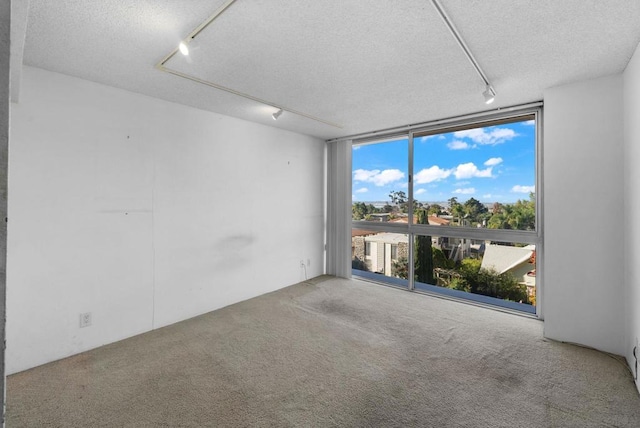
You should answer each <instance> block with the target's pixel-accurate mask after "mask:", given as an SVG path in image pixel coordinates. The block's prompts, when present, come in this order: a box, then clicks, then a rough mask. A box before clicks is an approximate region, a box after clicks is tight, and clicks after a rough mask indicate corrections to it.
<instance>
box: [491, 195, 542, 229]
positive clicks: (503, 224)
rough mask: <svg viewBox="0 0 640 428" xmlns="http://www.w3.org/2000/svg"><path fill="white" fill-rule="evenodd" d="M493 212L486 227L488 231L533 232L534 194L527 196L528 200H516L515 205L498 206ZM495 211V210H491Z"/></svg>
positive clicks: (534, 216) (534, 214)
mask: <svg viewBox="0 0 640 428" xmlns="http://www.w3.org/2000/svg"><path fill="white" fill-rule="evenodd" d="M495 205H496V204H494V208H498V209H499V211H498V212H493V213H492V215H491V218H489V221H488V224H487V226H488V227H489V228H490V229H515V230H535V227H536V202H535V194H534V193H530V194H529V200H528V201H525V200H518V201H517V202H516V203H515V204H504V205H500V206H499V207H495ZM493 211H495V210H493Z"/></svg>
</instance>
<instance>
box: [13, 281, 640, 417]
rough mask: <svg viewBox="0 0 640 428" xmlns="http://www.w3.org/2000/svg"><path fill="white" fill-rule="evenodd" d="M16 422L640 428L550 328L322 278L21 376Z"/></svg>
mask: <svg viewBox="0 0 640 428" xmlns="http://www.w3.org/2000/svg"><path fill="white" fill-rule="evenodd" d="M7 426H8V427H201V426H202V427H509V428H513V427H640V399H639V397H638V393H637V390H636V389H635V386H634V384H633V380H632V377H631V374H630V373H629V371H628V369H627V367H626V365H625V364H624V363H623V362H622V361H621V360H620V359H618V358H615V357H612V356H609V355H607V354H604V353H601V352H597V351H594V350H590V349H585V348H581V347H578V346H573V345H569V344H562V343H557V342H553V341H548V340H545V339H544V338H543V337H542V323H541V322H539V321H537V320H534V319H530V318H525V317H520V316H515V315H511V314H506V313H502V312H497V311H493V310H489V309H485V308H481V307H476V306H471V305H466V304H461V303H458V302H453V301H449V300H444V299H439V298H435V297H430V296H424V295H418V294H414V293H408V292H406V291H401V290H396V289H392V288H388V287H383V286H379V285H375V284H371V283H366V282H361V281H357V280H353V281H348V280H342V279H335V278H330V277H320V278H316V279H315V280H311V281H309V282H307V283H301V284H297V285H294V286H291V287H288V288H285V289H282V290H280V291H277V292H274V293H270V294H267V295H264V296H260V297H257V298H254V299H251V300H248V301H245V302H242V303H238V304H236V305H232V306H229V307H226V308H223V309H220V310H218V311H215V312H211V313H208V314H206V315H203V316H200V317H197V318H194V319H191V320H188V321H184V322H181V323H178V324H175V325H172V326H169V327H166V328H162V329H159V330H156V331H153V332H150V333H146V334H143V335H140V336H137V337H134V338H131V339H127V340H124V341H121V342H118V343H115V344H112V345H108V346H104V347H102V348H99V349H96V350H93V351H90V352H86V353H83V354H80V355H77V356H74V357H71V358H67V359H65V360H61V361H58V362H54V363H51V364H47V365H45V366H41V367H38V368H35V369H32V370H29V371H26V372H22V373H18V374H15V375H13V376H10V377H9V378H8V382H7Z"/></svg>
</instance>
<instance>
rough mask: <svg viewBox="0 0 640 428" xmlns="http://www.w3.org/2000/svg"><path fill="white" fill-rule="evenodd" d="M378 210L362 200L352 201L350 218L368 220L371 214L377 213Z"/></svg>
mask: <svg viewBox="0 0 640 428" xmlns="http://www.w3.org/2000/svg"><path fill="white" fill-rule="evenodd" d="M379 212H380V210H379V209H377V208H376V207H374V206H373V205H371V204H369V205H367V204H365V203H364V202H354V203H353V204H352V205H351V218H352V219H354V220H362V219H367V220H369V219H370V218H371V217H370V216H371V214H375V213H379Z"/></svg>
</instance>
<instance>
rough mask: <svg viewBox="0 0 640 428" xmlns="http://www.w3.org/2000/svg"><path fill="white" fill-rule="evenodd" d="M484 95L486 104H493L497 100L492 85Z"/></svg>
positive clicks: (488, 86)
mask: <svg viewBox="0 0 640 428" xmlns="http://www.w3.org/2000/svg"><path fill="white" fill-rule="evenodd" d="M482 95H483V96H484V102H485V104H491V103H492V102H493V101H494V100H495V99H496V91H494V90H493V88H492V87H491V85H487V88H486V89H485V90H484V92H483V93H482Z"/></svg>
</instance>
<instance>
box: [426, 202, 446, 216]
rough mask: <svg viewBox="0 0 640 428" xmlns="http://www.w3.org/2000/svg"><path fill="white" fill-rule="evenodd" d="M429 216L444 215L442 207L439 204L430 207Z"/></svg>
mask: <svg viewBox="0 0 640 428" xmlns="http://www.w3.org/2000/svg"><path fill="white" fill-rule="evenodd" d="M427 212H428V214H430V215H441V214H442V213H443V211H442V206H440V205H438V204H433V205H429V209H428V211H427Z"/></svg>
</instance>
